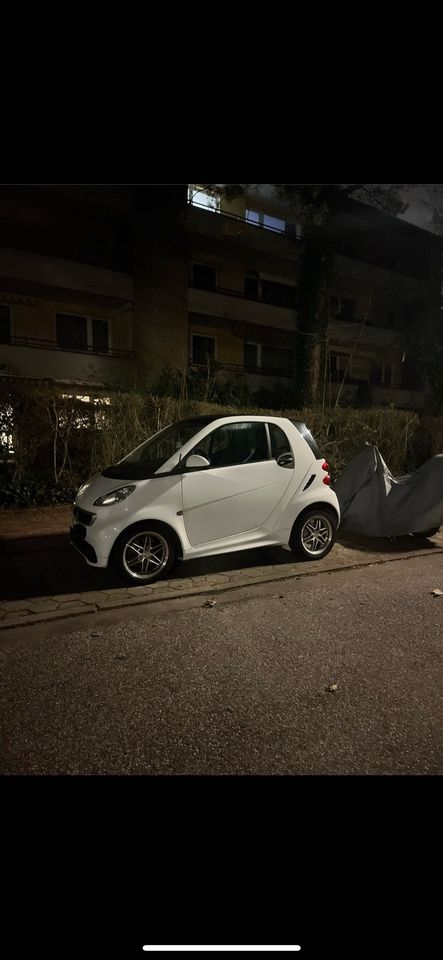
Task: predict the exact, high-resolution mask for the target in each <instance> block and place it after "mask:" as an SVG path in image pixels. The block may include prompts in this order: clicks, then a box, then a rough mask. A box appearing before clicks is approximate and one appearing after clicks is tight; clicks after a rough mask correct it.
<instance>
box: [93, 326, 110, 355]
mask: <svg viewBox="0 0 443 960" xmlns="http://www.w3.org/2000/svg"><path fill="white" fill-rule="evenodd" d="M92 349H93V350H94V351H95V353H108V351H109V335H108V321H107V320H96V319H93V320H92Z"/></svg>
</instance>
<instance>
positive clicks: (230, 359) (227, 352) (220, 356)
mask: <svg viewBox="0 0 443 960" xmlns="http://www.w3.org/2000/svg"><path fill="white" fill-rule="evenodd" d="M193 333H198V334H200V335H201V336H202V337H215V338H216V354H215V359H216V360H217V362H219V363H234V364H237V365H240V366H241V365H242V364H243V362H244V341H243V339H240V338H239V337H234V336H233V334H232V333H230V331H229V330H223V329H221V328H220V327H217V325H214V326H213V327H211V326H207V325H206V324H205V325H204V326H203V325H201V326H199V324H198V323H196V322H195V320H191V321H190V323H189V357H191V356H192V352H191V345H192V334H193Z"/></svg>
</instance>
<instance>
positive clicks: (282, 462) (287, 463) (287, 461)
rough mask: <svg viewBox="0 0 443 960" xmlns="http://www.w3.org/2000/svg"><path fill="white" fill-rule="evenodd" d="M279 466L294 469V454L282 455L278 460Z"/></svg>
mask: <svg viewBox="0 0 443 960" xmlns="http://www.w3.org/2000/svg"><path fill="white" fill-rule="evenodd" d="M277 464H278V466H279V467H293V466H294V457H293V456H292V453H281V454H280V456H279V457H278V459H277Z"/></svg>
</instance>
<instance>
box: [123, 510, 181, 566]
mask: <svg viewBox="0 0 443 960" xmlns="http://www.w3.org/2000/svg"><path fill="white" fill-rule="evenodd" d="M147 524H155V526H156V527H157V528H161V529H163V530H166V531H167V532H168V533H170V534H171V537H172V539H173V540H174V544H175V547H176V550H177V557H178V558H179V559H180V560H182V559H183V545H182V542H181V540H180V537H179V535H178V533H177V531H176V530H174V527H171V525H170V524H169V523H166V522H165V521H164V520H156V519H155V518H154V517H148V518H147V519H146V520H138V521H137V522H136V523H129V524H128V526H127V527H124V529H123V530H120V533H119V534H118V536H117V537H116V538H115V540H114V543H113V544H112V547H111V550H110V553H109V560H108V564H109V566H111V564H112V563H113V561H114V558H115V554H116V550H117V548H118V544H119V542H120V541H121V539H122V537H123V536H125V535H126V534H128V533H136V532H137V530H143V528H144V527H146V526H147Z"/></svg>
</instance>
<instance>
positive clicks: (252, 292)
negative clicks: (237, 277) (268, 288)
mask: <svg viewBox="0 0 443 960" xmlns="http://www.w3.org/2000/svg"><path fill="white" fill-rule="evenodd" d="M245 297H249V299H250V300H258V297H259V279H258V276H253V275H252V274H249V275H248V276H246V277H245Z"/></svg>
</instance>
